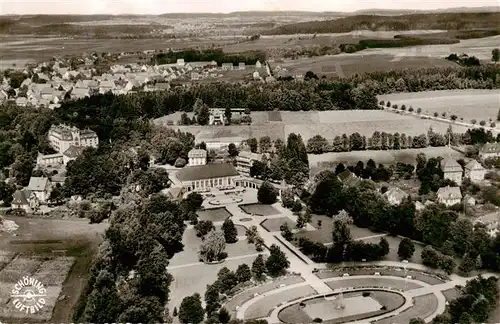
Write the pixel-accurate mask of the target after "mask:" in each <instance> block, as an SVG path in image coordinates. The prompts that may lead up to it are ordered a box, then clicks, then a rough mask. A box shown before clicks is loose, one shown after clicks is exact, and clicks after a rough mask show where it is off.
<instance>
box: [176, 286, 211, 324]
mask: <svg viewBox="0 0 500 324" xmlns="http://www.w3.org/2000/svg"><path fill="white" fill-rule="evenodd" d="M204 316H205V311H204V310H203V307H202V306H201V297H200V294H198V293H195V294H194V295H192V296H187V297H184V299H183V300H182V302H181V306H180V308H179V320H180V321H181V323H185V324H190V323H193V324H198V323H201V322H203V318H204Z"/></svg>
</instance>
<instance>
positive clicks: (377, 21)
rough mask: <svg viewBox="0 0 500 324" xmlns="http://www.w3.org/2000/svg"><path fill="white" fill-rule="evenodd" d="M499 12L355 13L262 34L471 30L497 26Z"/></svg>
mask: <svg viewBox="0 0 500 324" xmlns="http://www.w3.org/2000/svg"><path fill="white" fill-rule="evenodd" d="M499 20H500V12H491V13H473V12H472V13H433V14H411V15H399V16H379V15H357V16H350V17H344V18H339V19H335V20H324V21H308V22H301V23H296V24H289V25H284V26H280V27H277V28H274V29H271V30H268V31H265V32H263V34H265V35H281V34H316V33H318V34H319V33H345V32H351V31H354V30H373V31H379V30H383V31H387V30H400V31H402V30H474V29H498V21H499Z"/></svg>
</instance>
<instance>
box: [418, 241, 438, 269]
mask: <svg viewBox="0 0 500 324" xmlns="http://www.w3.org/2000/svg"><path fill="white" fill-rule="evenodd" d="M421 258H422V263H423V264H425V265H426V266H429V267H432V268H437V267H438V265H439V261H440V255H439V252H437V251H436V250H435V249H434V248H433V247H432V246H430V245H427V246H426V247H425V248H424V249H423V250H422V254H421Z"/></svg>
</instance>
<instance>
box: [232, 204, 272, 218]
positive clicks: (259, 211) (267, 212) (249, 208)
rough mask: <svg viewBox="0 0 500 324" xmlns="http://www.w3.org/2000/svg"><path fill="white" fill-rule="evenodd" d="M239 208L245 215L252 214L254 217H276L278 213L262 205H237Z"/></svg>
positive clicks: (269, 206) (268, 206)
mask: <svg viewBox="0 0 500 324" xmlns="http://www.w3.org/2000/svg"><path fill="white" fill-rule="evenodd" d="M239 207H240V208H241V209H242V210H243V211H244V212H245V213H247V214H249V215H250V214H254V215H256V216H271V215H277V214H279V213H280V212H279V211H278V210H277V209H276V208H274V207H273V206H271V205H263V204H246V205H239Z"/></svg>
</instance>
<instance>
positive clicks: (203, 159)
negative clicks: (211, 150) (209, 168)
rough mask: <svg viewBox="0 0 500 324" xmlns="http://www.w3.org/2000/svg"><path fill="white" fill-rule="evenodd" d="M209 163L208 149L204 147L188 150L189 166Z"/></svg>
mask: <svg viewBox="0 0 500 324" xmlns="http://www.w3.org/2000/svg"><path fill="white" fill-rule="evenodd" d="M205 164H207V151H205V150H202V149H192V150H191V151H189V152H188V164H187V165H188V166H195V165H205Z"/></svg>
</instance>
